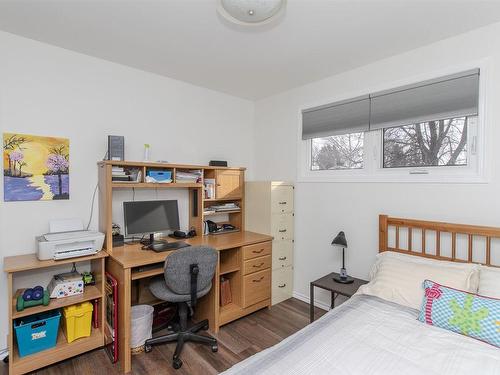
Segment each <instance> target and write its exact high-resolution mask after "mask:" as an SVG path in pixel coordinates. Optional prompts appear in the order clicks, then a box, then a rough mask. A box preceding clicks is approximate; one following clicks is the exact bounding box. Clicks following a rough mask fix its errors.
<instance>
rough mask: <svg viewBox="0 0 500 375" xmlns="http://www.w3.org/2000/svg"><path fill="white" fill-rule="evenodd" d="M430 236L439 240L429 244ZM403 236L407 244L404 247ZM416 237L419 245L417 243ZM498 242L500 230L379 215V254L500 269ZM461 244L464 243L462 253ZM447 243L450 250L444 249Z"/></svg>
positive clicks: (446, 247)
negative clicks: (390, 253) (495, 244)
mask: <svg viewBox="0 0 500 375" xmlns="http://www.w3.org/2000/svg"><path fill="white" fill-rule="evenodd" d="M429 235H432V237H434V238H435V241H434V238H433V241H432V243H429V242H431V241H429V237H430V236H429ZM403 236H404V237H405V238H404V240H405V241H404V242H405V244H403V243H402V242H403V241H402V237H403ZM416 236H418V241H415V239H416V238H415V237H416ZM444 236H447V237H449V238H448V241H443V237H444ZM459 237H460V238H459ZM495 239H500V228H495V227H483V226H478V225H465V224H451V223H442V222H438V221H423V220H414V219H401V218H394V217H389V216H387V215H379V252H383V251H388V250H389V251H395V252H398V253H403V254H410V255H416V256H420V257H425V258H433V259H440V260H448V261H453V262H465V263H480V264H484V265H487V266H494V267H500V256H499V257H498V258H499V259H498V260H497V261H496V262H494V261H493V260H492V240H495ZM460 240H462V241H460ZM459 241H460V242H464V246H462V247H465V248H464V251H462V252H460V251H459V250H460V249H459V246H458V242H459ZM415 242H419V245H420V246H418V247H419V248H415V247H416V246H415ZM444 242H447V244H448V245H449V246H443V245H444ZM477 242H479V243H477ZM390 243H391V246H389V244H390ZM430 248H432V249H430ZM498 248H499V249H497V248H496V246H495V250H498V251H500V246H498ZM459 252H460V253H461V254H459ZM495 255H496V254H495ZM499 255H500V252H499ZM492 263H494V264H492Z"/></svg>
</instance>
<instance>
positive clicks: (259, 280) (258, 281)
mask: <svg viewBox="0 0 500 375" xmlns="http://www.w3.org/2000/svg"><path fill="white" fill-rule="evenodd" d="M262 280H264V276H261V277H260V279H258V280H256V279H253V280H252V281H253V282H254V283H260V282H261V281H262Z"/></svg>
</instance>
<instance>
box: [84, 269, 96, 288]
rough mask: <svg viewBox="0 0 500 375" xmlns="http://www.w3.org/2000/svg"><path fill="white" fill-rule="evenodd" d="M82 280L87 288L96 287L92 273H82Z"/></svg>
mask: <svg viewBox="0 0 500 375" xmlns="http://www.w3.org/2000/svg"><path fill="white" fill-rule="evenodd" d="M82 280H83V284H84V285H85V286H87V285H95V278H94V274H93V273H92V272H82Z"/></svg>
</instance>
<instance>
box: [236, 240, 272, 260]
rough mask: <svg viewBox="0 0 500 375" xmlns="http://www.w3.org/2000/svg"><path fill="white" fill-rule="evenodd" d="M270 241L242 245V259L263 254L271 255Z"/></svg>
mask: <svg viewBox="0 0 500 375" xmlns="http://www.w3.org/2000/svg"><path fill="white" fill-rule="evenodd" d="M271 247H272V245H271V242H270V241H269V242H262V243H258V244H255V245H248V246H243V247H242V248H241V249H242V250H243V259H244V260H248V259H253V258H257V257H261V256H264V255H271Z"/></svg>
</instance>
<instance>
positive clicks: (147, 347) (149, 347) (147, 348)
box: [144, 345, 153, 353]
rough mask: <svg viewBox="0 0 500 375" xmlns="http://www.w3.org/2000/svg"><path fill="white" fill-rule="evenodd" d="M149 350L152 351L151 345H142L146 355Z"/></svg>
mask: <svg viewBox="0 0 500 375" xmlns="http://www.w3.org/2000/svg"><path fill="white" fill-rule="evenodd" d="M151 350H153V347H152V346H151V345H144V351H145V352H146V353H149V352H151Z"/></svg>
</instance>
